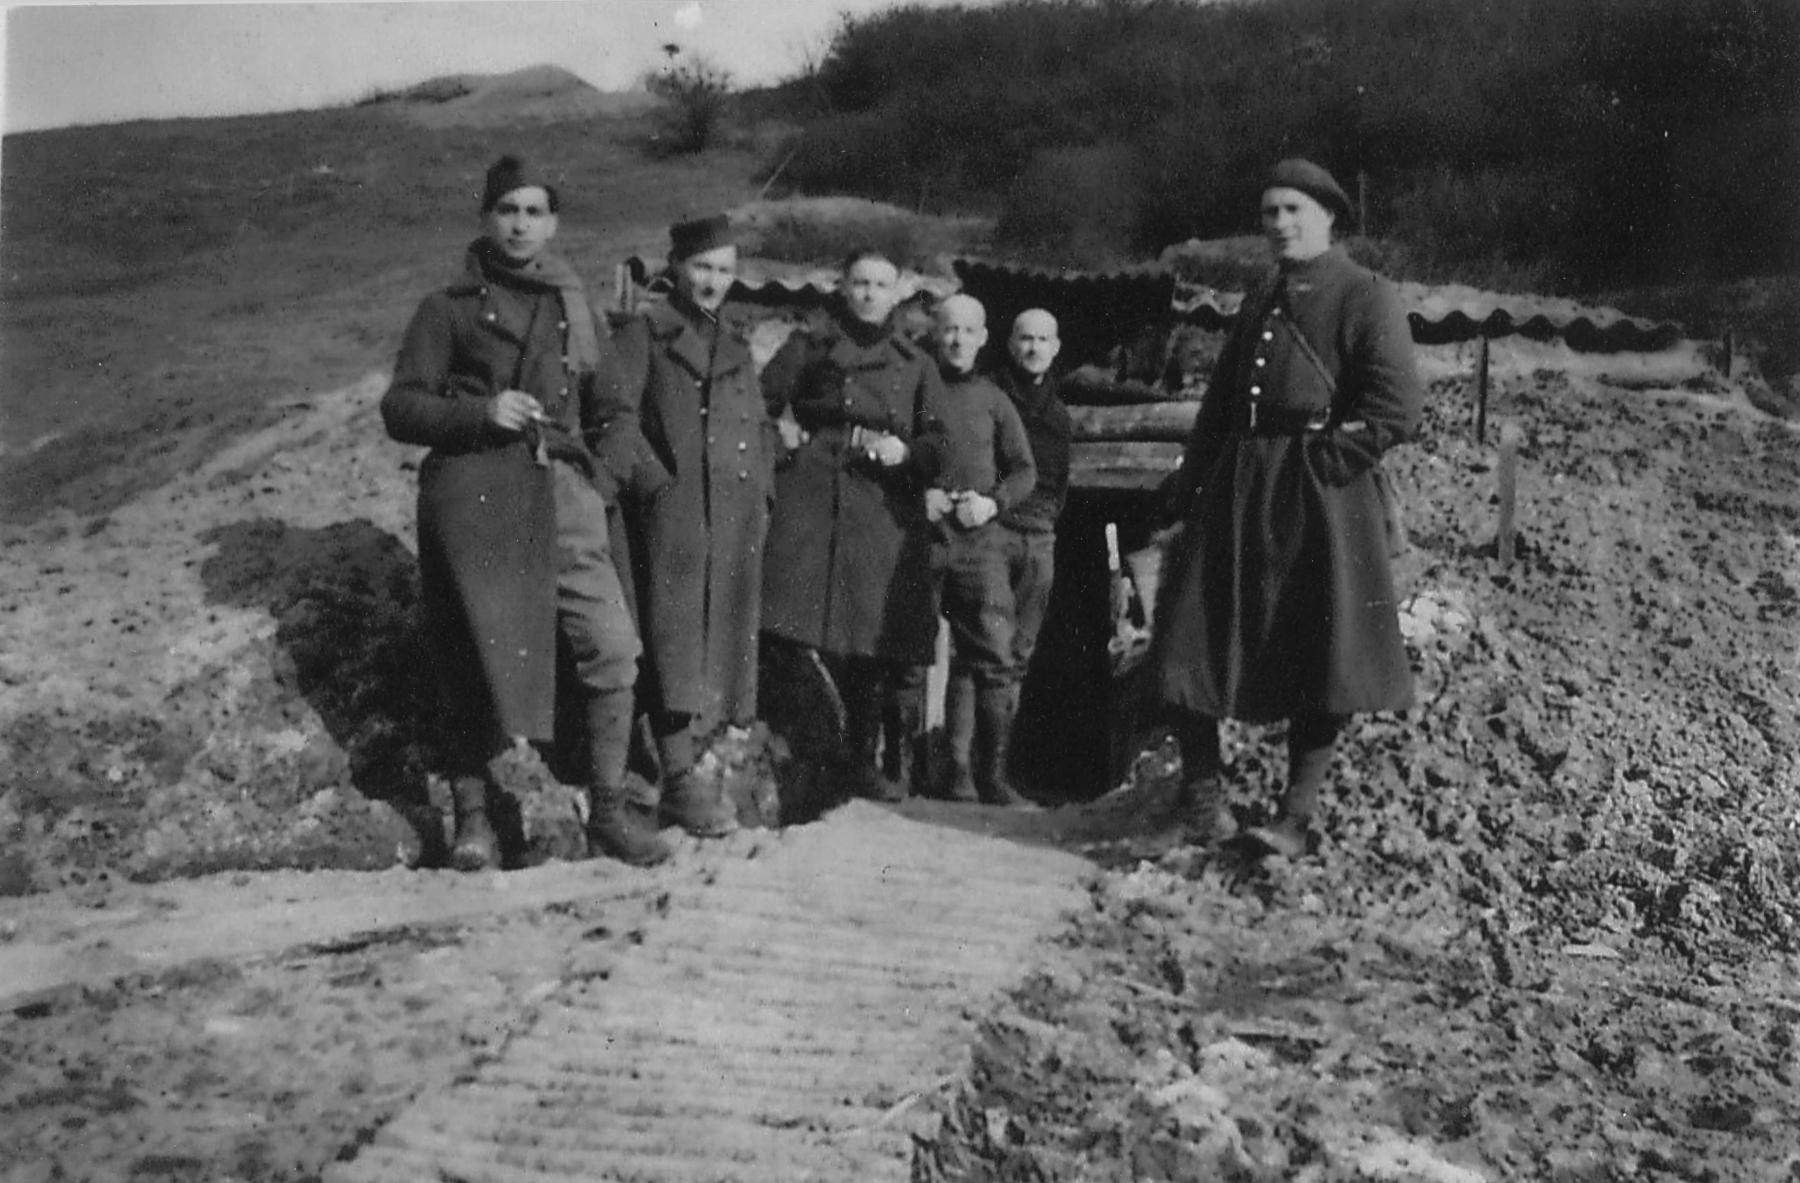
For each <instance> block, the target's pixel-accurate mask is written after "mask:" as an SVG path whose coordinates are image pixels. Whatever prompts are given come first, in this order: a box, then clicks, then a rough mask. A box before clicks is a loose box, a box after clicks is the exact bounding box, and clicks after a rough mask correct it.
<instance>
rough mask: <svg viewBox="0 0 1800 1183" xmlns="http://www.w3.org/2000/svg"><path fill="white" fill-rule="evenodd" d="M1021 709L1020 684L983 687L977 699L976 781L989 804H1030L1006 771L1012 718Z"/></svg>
mask: <svg viewBox="0 0 1800 1183" xmlns="http://www.w3.org/2000/svg"><path fill="white" fill-rule="evenodd" d="M1018 710H1019V688H1018V687H1017V686H984V687H982V689H981V691H980V693H979V694H978V695H977V696H976V699H975V784H976V789H977V791H978V792H979V793H980V795H981V799H982V800H983V801H985V802H987V803H988V804H989V805H1005V806H1008V807H1018V806H1021V805H1029V804H1031V802H1030V801H1027V800H1026V799H1025V798H1024V797H1023V796H1022V795H1021V794H1020V793H1019V790H1018V789H1016V788H1014V787H1013V783H1012V780H1011V779H1010V778H1009V777H1008V776H1007V774H1006V762H1007V758H1008V757H1009V756H1010V755H1011V754H1012V728H1013V717H1014V716H1015V715H1016V714H1017V713H1018Z"/></svg>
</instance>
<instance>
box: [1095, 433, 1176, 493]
mask: <svg viewBox="0 0 1800 1183" xmlns="http://www.w3.org/2000/svg"><path fill="white" fill-rule="evenodd" d="M1181 450H1182V446H1181V445H1180V444H1175V443H1167V442H1144V441H1129V442H1122V441H1106V442H1101V443H1078V444H1074V445H1072V446H1071V447H1070V449H1069V484H1070V486H1071V487H1072V488H1076V489H1137V490H1146V491H1147V490H1150V489H1154V488H1156V487H1157V486H1158V485H1160V484H1161V483H1162V482H1163V478H1164V477H1166V476H1168V475H1169V474H1170V473H1171V472H1174V471H1175V470H1176V469H1177V468H1179V467H1181Z"/></svg>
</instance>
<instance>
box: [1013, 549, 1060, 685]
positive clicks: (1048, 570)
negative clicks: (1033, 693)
mask: <svg viewBox="0 0 1800 1183" xmlns="http://www.w3.org/2000/svg"><path fill="white" fill-rule="evenodd" d="M1009 533H1011V535H1012V537H1011V538H1010V539H1009V540H1008V541H1009V548H1008V563H1007V574H1008V577H1009V579H1010V582H1011V585H1012V596H1013V637H1012V666H1013V669H1014V670H1016V671H1017V672H1018V677H1019V680H1020V681H1021V682H1023V681H1024V678H1025V674H1026V672H1027V671H1028V670H1030V668H1031V655H1032V653H1034V652H1035V651H1036V650H1037V640H1038V633H1039V631H1041V630H1042V629H1043V627H1044V616H1045V614H1046V613H1048V612H1049V610H1050V591H1051V588H1052V587H1053V585H1054V583H1055V578H1056V535H1055V534H1052V533H1043V534H1024V533H1019V532H1016V531H1009Z"/></svg>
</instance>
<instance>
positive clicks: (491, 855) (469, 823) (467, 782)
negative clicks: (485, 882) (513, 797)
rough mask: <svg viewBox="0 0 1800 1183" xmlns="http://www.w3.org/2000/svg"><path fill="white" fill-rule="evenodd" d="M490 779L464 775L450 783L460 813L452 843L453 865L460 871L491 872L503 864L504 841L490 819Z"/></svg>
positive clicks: (453, 800) (454, 802)
mask: <svg viewBox="0 0 1800 1183" xmlns="http://www.w3.org/2000/svg"><path fill="white" fill-rule="evenodd" d="M490 791H492V787H491V786H490V784H489V782H488V778H487V777H486V776H481V775H472V774H471V775H464V776H459V777H457V778H455V779H454V780H453V781H451V782H450V794H451V804H452V806H453V807H454V809H455V811H456V837H455V838H454V839H453V840H452V841H451V843H450V865H451V866H452V867H454V868H456V869H457V870H458V871H488V870H492V869H494V868H496V867H498V866H499V865H500V839H499V837H498V836H497V835H496V834H495V833H494V826H493V823H492V822H490V821H489V820H488V794H489V792H490Z"/></svg>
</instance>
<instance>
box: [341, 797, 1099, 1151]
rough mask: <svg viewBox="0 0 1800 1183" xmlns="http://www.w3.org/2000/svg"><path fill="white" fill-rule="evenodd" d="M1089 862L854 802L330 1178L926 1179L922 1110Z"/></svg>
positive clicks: (673, 908) (710, 895)
mask: <svg viewBox="0 0 1800 1183" xmlns="http://www.w3.org/2000/svg"><path fill="white" fill-rule="evenodd" d="M1085 870H1086V864H1085V863H1083V862H1082V861H1081V860H1080V859H1078V858H1076V857H1075V856H1072V855H1069V854H1064V853H1059V852H1055V851H1051V850H1046V849H1043V848H1036V847H1030V846H1025V845H1021V844H1018V843H1014V842H1009V841H1004V840H998V839H995V838H992V837H986V836H981V835H973V834H966V833H959V832H956V831H952V830H945V829H943V828H940V827H937V826H932V825H929V824H927V823H924V822H920V821H915V820H910V819H907V818H903V817H900V816H897V815H895V814H892V813H889V812H886V811H883V810H880V809H877V808H874V807H871V806H865V805H853V806H851V807H849V808H847V809H844V810H842V811H840V812H838V813H837V814H834V815H833V816H832V817H831V818H830V819H828V820H827V821H826V822H825V823H823V824H821V825H818V826H813V827H807V828H804V829H801V830H796V831H791V832H789V833H788V834H787V835H785V836H784V837H783V838H781V839H780V840H774V841H771V842H770V843H769V844H768V845H767V846H766V847H761V848H759V849H758V852H757V857H755V858H751V859H748V860H746V861H743V862H738V863H731V864H726V865H723V866H721V867H720V869H719V873H718V875H717V877H716V878H713V879H711V881H710V882H705V883H702V884H697V885H694V886H692V887H688V888H684V889H680V890H678V891H676V892H675V894H674V898H673V899H672V900H671V902H670V906H669V915H668V918H667V920H666V921H664V922H663V923H660V924H658V925H657V926H656V927H655V928H654V929H652V930H651V931H649V932H647V933H646V935H645V938H644V944H643V947H642V948H641V949H638V950H635V951H633V952H632V953H631V954H629V955H628V956H625V957H622V958H620V959H619V960H618V961H617V963H616V968H614V969H613V970H611V971H610V972H608V971H605V970H600V971H596V972H594V973H593V974H592V975H588V974H582V973H579V972H578V973H576V974H575V975H573V980H572V981H571V982H570V983H569V984H568V985H566V986H565V987H564V988H562V989H559V990H558V991H556V992H555V993H554V994H553V995H551V996H550V997H549V998H547V999H546V1000H545V1001H544V1003H543V1004H542V1006H541V1007H540V1009H539V1011H538V1014H537V1018H536V1021H535V1022H533V1023H532V1024H531V1025H530V1026H529V1028H528V1029H526V1030H524V1031H523V1032H521V1033H520V1034H518V1035H517V1036H516V1037H515V1038H514V1039H513V1040H512V1041H511V1042H510V1043H509V1044H508V1045H507V1047H506V1050H505V1051H504V1053H502V1055H501V1056H500V1057H499V1059H497V1060H496V1061H495V1062H493V1063H491V1064H488V1065H485V1066H484V1067H482V1068H481V1070H480V1071H479V1072H478V1073H477V1074H476V1075H475V1077H474V1079H472V1080H469V1081H466V1082H459V1083H456V1084H453V1085H450V1086H448V1087H446V1088H444V1089H442V1090H440V1091H437V1092H434V1093H432V1094H430V1095H428V1096H427V1097H425V1098H424V1099H423V1100H421V1101H420V1102H419V1103H417V1104H416V1105H414V1106H413V1107H412V1108H410V1109H408V1110H407V1111H406V1112H405V1113H403V1114H402V1115H401V1116H400V1117H399V1118H398V1119H397V1120H395V1121H394V1122H392V1123H391V1124H389V1125H388V1126H387V1127H386V1128H385V1129H383V1130H382V1131H381V1132H380V1133H379V1134H378V1135H377V1136H376V1138H375V1140H374V1142H373V1144H371V1145H370V1146H368V1147H367V1148H366V1149H365V1150H364V1151H363V1152H362V1153H361V1154H360V1155H358V1156H357V1158H356V1159H355V1161H354V1162H352V1163H350V1164H348V1165H346V1166H343V1167H341V1168H337V1169H335V1170H334V1171H332V1172H330V1173H329V1174H328V1175H327V1178H328V1179H331V1180H334V1181H335V1183H355V1181H364V1180H366V1181H369V1183H377V1181H379V1183H391V1181H393V1180H400V1179H440V1178H456V1179H466V1180H470V1181H471V1183H474V1181H477V1180H482V1181H492V1183H501V1181H508V1183H510V1181H512V1180H523V1179H599V1178H620V1179H634V1180H653V1179H654V1180H664V1179H667V1180H699V1179H745V1180H750V1179H759V1180H760V1179H766V1180H771V1181H774V1180H782V1181H792V1180H801V1179H896V1180H901V1179H905V1178H906V1177H907V1172H908V1165H907V1164H908V1159H909V1155H910V1146H911V1140H910V1136H909V1135H910V1132H911V1131H912V1130H913V1129H914V1126H915V1123H914V1122H912V1121H910V1120H909V1115H910V1112H911V1111H912V1110H914V1109H915V1107H916V1103H917V1102H918V1101H919V1100H920V1099H921V1097H922V1095H924V1094H929V1093H931V1092H932V1091H933V1090H934V1088H936V1087H940V1082H942V1083H944V1084H947V1083H948V1082H949V1080H950V1079H952V1078H953V1077H954V1076H955V1074H956V1073H957V1072H958V1071H959V1069H961V1068H962V1066H963V1061H964V1056H965V1051H964V1049H965V1048H966V1046H967V1044H968V1040H969V1037H970V1035H971V1033H972V1023H971V1019H972V1014H971V1008H972V1006H974V1005H977V1004H979V1003H980V1001H981V1000H982V999H984V998H986V997H987V996H988V995H990V994H991V993H993V992H994V991H995V990H997V989H998V988H999V987H1001V986H1002V985H1004V984H1006V983H1008V982H1009V981H1011V980H1013V979H1014V978H1016V977H1017V976H1018V974H1019V971H1020V968H1021V966H1022V965H1024V964H1027V963H1028V962H1029V951H1030V948H1031V946H1032V944H1033V942H1034V940H1035V939H1036V938H1037V937H1038V936H1039V935H1040V934H1041V933H1042V932H1043V931H1044V930H1045V929H1046V928H1047V927H1048V926H1050V925H1051V924H1052V923H1053V922H1054V921H1055V919H1056V918H1057V916H1058V915H1059V914H1060V913H1062V912H1063V911H1065V910H1066V909H1068V908H1071V907H1073V906H1074V905H1076V904H1077V903H1079V902H1080V901H1081V899H1082V895H1081V892H1080V891H1079V890H1078V884H1079V882H1080V881H1081V880H1082V878H1083V877H1084V874H1085Z"/></svg>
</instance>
